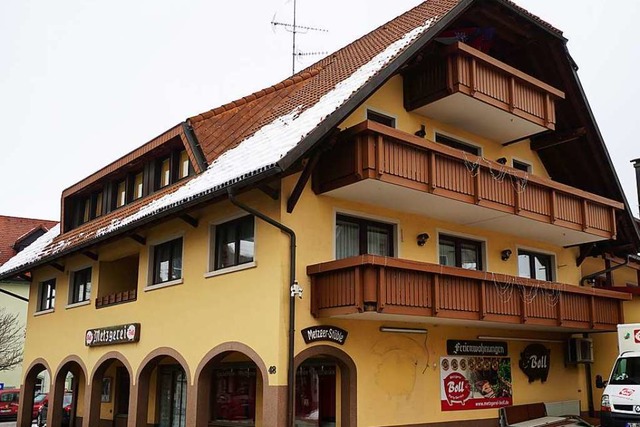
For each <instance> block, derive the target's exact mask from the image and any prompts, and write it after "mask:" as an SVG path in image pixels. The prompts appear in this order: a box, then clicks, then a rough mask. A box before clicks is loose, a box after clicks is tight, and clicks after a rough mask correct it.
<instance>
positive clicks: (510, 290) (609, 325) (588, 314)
mask: <svg viewBox="0 0 640 427" xmlns="http://www.w3.org/2000/svg"><path fill="white" fill-rule="evenodd" d="M307 274H308V275H309V276H311V312H312V314H313V316H315V317H342V318H352V319H368V320H399V321H413V322H435V321H438V322H442V323H446V322H447V321H452V320H453V321H455V320H464V321H467V322H477V323H479V324H480V323H484V322H493V323H495V324H503V325H510V326H509V327H514V326H515V325H520V327H527V328H529V327H535V328H538V329H544V330H565V331H571V332H587V331H593V330H600V331H614V330H616V325H617V324H619V323H623V320H624V319H623V311H622V302H623V301H624V300H629V299H631V296H630V295H629V294H627V293H620V292H614V291H608V290H602V289H597V288H590V287H579V286H574V285H569V284H564V283H555V282H543V281H538V280H533V279H526V278H522V277H515V276H509V275H504V274H495V273H489V272H484V271H475V270H465V269H461V268H455V267H446V266H442V265H438V264H430V263H424V262H417V261H410V260H404V259H398V258H388V257H381V256H376V255H363V256H357V257H351V258H345V259H341V260H336V261H329V262H325V263H321V264H315V265H310V266H308V267H307ZM444 319H447V320H444ZM495 324H494V325H493V326H496V325H495ZM486 326H489V325H486Z"/></svg>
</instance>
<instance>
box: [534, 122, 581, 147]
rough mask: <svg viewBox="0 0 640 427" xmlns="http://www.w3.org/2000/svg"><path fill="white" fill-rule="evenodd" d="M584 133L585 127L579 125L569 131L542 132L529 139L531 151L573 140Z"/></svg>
mask: <svg viewBox="0 0 640 427" xmlns="http://www.w3.org/2000/svg"><path fill="white" fill-rule="evenodd" d="M586 134H587V129H586V128H585V127H579V128H576V129H572V130H570V131H564V132H553V133H548V134H544V135H541V136H538V137H534V138H533V140H532V141H531V149H532V150H533V151H540V150H546V149H547V148H551V147H555V146H556V145H560V144H565V143H567V142H571V141H575V140H576V139H579V138H582V137H583V136H585V135H586Z"/></svg>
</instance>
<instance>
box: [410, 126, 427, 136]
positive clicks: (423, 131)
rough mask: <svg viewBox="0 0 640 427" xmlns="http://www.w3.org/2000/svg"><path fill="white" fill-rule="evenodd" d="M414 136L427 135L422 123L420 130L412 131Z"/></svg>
mask: <svg viewBox="0 0 640 427" xmlns="http://www.w3.org/2000/svg"><path fill="white" fill-rule="evenodd" d="M413 134H414V135H415V136H419V137H420V138H424V137H425V136H427V131H426V129H425V127H424V125H421V126H420V130H417V131H415V132H414V133H413Z"/></svg>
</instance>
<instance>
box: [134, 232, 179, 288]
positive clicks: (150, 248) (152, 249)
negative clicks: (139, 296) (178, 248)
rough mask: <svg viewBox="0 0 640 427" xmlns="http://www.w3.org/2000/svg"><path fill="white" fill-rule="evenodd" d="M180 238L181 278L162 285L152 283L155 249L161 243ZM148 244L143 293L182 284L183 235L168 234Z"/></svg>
mask: <svg viewBox="0 0 640 427" xmlns="http://www.w3.org/2000/svg"><path fill="white" fill-rule="evenodd" d="M180 238H182V255H181V256H182V277H181V278H179V279H174V280H169V281H167V282H162V283H153V270H154V261H155V259H154V252H155V247H156V246H159V245H161V244H163V243H167V242H170V241H172V240H176V239H180ZM148 243H149V244H148V245H147V250H148V253H147V254H148V257H147V258H148V259H149V262H148V265H147V280H146V286H145V287H144V289H143V290H144V291H145V292H147V291H153V290H155V289H162V288H167V287H169V286H175V285H180V284H182V283H184V273H185V271H184V270H185V269H184V247H185V246H186V245H185V233H184V232H180V233H175V234H170V235H167V236H165V237H162V238H159V239H154V240H152V241H151V242H148Z"/></svg>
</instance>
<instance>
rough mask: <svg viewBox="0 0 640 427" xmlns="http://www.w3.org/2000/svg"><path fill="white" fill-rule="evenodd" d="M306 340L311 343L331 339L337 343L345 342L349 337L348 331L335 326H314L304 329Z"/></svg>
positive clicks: (303, 335) (303, 334)
mask: <svg viewBox="0 0 640 427" xmlns="http://www.w3.org/2000/svg"><path fill="white" fill-rule="evenodd" d="M301 332H302V338H304V342H305V343H307V344H309V343H312V342H315V341H331V342H334V343H336V344H340V345H342V344H344V342H345V341H346V339H347V331H345V330H344V329H340V328H336V327H335V326H312V327H310V328H305V329H303V330H302V331H301Z"/></svg>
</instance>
